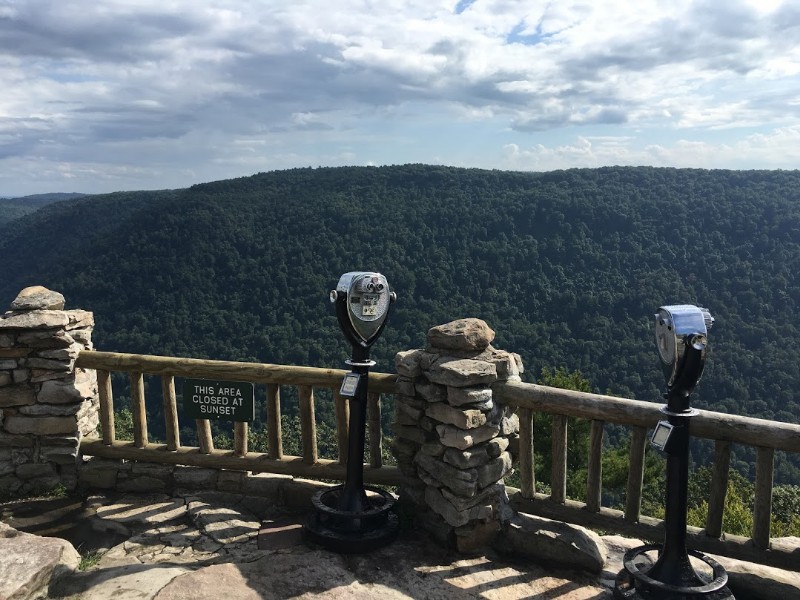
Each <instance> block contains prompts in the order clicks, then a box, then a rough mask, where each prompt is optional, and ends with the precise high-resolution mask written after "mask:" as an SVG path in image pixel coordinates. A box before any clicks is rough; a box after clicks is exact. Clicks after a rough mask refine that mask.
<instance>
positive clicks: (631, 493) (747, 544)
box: [493, 383, 800, 570]
mask: <svg viewBox="0 0 800 600" xmlns="http://www.w3.org/2000/svg"><path fill="white" fill-rule="evenodd" d="M493 391H494V394H495V397H496V398H498V399H499V400H500V401H501V402H504V403H506V404H508V405H511V406H516V407H517V409H518V410H517V412H518V415H519V418H520V443H519V470H520V480H521V489H520V490H509V495H510V496H511V497H512V503H513V504H514V505H515V507H517V508H518V509H519V510H522V511H524V512H527V513H532V514H537V515H540V516H544V517H548V518H552V519H558V520H560V521H566V522H570V523H575V524H579V525H585V526H588V527H593V528H599V529H604V530H608V531H614V532H618V533H621V534H624V535H630V536H634V537H639V538H642V539H649V540H655V541H661V540H662V539H663V536H664V524H663V521H661V520H659V519H654V518H651V517H646V516H644V515H642V514H641V500H642V482H643V478H644V455H645V449H646V446H647V429H648V428H652V427H654V426H655V424H656V423H657V422H658V421H659V420H661V419H663V418H664V415H663V413H662V412H661V411H660V408H661V407H660V405H658V404H655V403H651V402H642V401H638V400H627V399H623V398H613V397H611V396H602V395H598V394H587V393H583V392H574V391H570V390H562V389H556V388H551V387H546V386H540V385H534V384H529V383H501V384H497V385H495V386H494V388H493ZM537 412H544V413H550V414H552V415H553V420H552V423H553V424H552V427H553V434H552V460H553V463H552V476H551V482H550V484H551V493H550V494H549V495H544V494H537V493H536V482H535V479H534V471H533V459H534V451H533V420H534V413H537ZM568 417H577V418H579V419H589V420H590V421H591V430H590V439H589V457H588V475H587V482H586V483H587V486H586V487H587V493H586V500H585V502H578V501H574V500H569V499H567V497H566V486H567V468H566V466H567V418H568ZM606 423H615V424H619V425H626V426H629V427H631V428H632V432H631V445H630V462H629V471H628V482H627V489H626V499H625V510H624V511H619V510H613V509H610V508H606V507H603V506H601V504H600V499H601V494H602V472H601V471H602V467H601V465H602V462H601V449H602V440H603V431H604V427H605V425H606ZM690 432H691V435H692V436H693V437H700V438H707V439H712V440H714V463H713V468H712V481H711V494H710V497H709V498H708V506H709V509H708V517H707V520H706V526H705V528H703V529H699V528H695V527H691V528H689V536H688V542H687V543H688V545H689V546H690V547H693V548H695V549H698V550H701V551H703V552H709V553H713V554H722V555H725V556H731V557H734V558H739V559H742V560H749V561H754V562H760V563H764V564H771V565H775V566H778V567H782V568H788V569H793V570H800V548H798V547H797V546H796V544H792V543H779V542H778V541H776V540H770V519H771V512H772V480H773V469H774V461H775V451H776V450H783V451H786V452H795V453H797V452H800V425H792V424H788V423H780V422H776V421H767V420H764V419H754V418H750V417H742V416H737V415H727V414H723V413H717V412H711V411H704V410H701V411H699V414H698V415H697V416H696V417H694V418H692V420H691V423H690ZM733 443H735V444H742V445H746V446H752V447H755V449H756V482H755V490H756V493H755V506H754V510H753V531H752V535H751V537H750V538H746V537H742V536H735V535H731V534H727V533H723V531H722V515H723V511H724V506H725V495H726V491H727V488H728V476H729V470H730V459H731V444H733Z"/></svg>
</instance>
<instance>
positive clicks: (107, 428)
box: [97, 370, 117, 446]
mask: <svg viewBox="0 0 800 600" xmlns="http://www.w3.org/2000/svg"><path fill="white" fill-rule="evenodd" d="M97 391H98V393H99V396H100V424H101V425H102V427H103V443H104V444H105V445H106V446H110V445H111V444H113V443H114V441H115V440H116V439H117V434H116V429H114V393H113V392H112V391H111V373H109V372H108V371H101V370H98V371H97Z"/></svg>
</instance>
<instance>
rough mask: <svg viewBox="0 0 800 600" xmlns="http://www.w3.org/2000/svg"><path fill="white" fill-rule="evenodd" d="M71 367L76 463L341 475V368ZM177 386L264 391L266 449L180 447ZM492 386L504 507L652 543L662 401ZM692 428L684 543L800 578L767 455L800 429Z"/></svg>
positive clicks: (787, 447) (376, 386) (738, 419)
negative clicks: (621, 502)
mask: <svg viewBox="0 0 800 600" xmlns="http://www.w3.org/2000/svg"><path fill="white" fill-rule="evenodd" d="M76 366H78V367H80V368H85V369H96V370H97V373H98V389H99V400H100V422H101V423H102V439H94V438H90V439H85V440H84V441H83V442H82V443H81V450H82V452H83V453H84V454H87V455H91V456H100V457H106V458H124V459H129V460H142V461H150V462H160V463H167V464H185V465H194V466H203V467H209V468H223V469H238V470H247V471H257V472H273V473H283V474H290V475H295V476H304V477H316V478H325V479H343V478H344V477H345V470H346V469H345V465H346V461H347V435H348V431H347V428H348V420H349V419H348V415H349V404H348V402H347V399H346V398H343V397H341V396H340V395H339V394H338V388H339V385H340V384H341V381H342V378H343V377H344V375H345V373H346V371H344V370H338V369H317V368H313V367H296V366H284V365H267V364H253V363H240V362H228V361H209V360H199V359H186V358H171V357H162V356H147V355H134V354H120V353H112V352H93V351H84V352H81V354H80V355H79V356H78V358H77V360H76ZM112 371H122V372H127V373H129V377H130V381H131V396H132V408H133V410H132V412H133V419H134V440H133V441H124V442H123V441H118V440H116V437H115V427H114V415H113V397H112V389H111V377H110V373H111V372H112ZM143 374H148V375H151V376H153V375H155V376H161V378H162V392H163V394H162V395H163V402H164V414H165V419H166V423H165V428H166V432H167V440H166V444H153V443H150V442H149V440H148V435H147V420H146V411H145V410H144V406H145V401H144V400H145V399H144V385H143V379H142V377H143ZM175 377H191V378H200V379H221V380H234V381H250V382H253V383H256V384H265V385H266V386H267V420H266V423H267V437H268V452H267V453H253V452H250V451H248V447H247V433H248V431H247V424H246V423H243V424H241V425H237V426H236V428H235V432H234V449H233V451H224V450H220V449H215V448H214V444H213V440H212V438H211V428H210V424H209V421H208V420H198V421H197V434H198V445H199V447H198V448H187V447H184V446H182V445H181V442H180V439H179V433H178V427H177V408H176V400H175V383H174V378H175ZM395 378H396V376H395V375H392V374H386V373H370V380H369V396H368V405H367V408H368V426H369V430H370V437H369V457H368V462H367V464H366V465H365V471H364V479H365V481H368V482H371V483H381V484H387V485H399V484H400V483H401V481H402V475H401V474H400V472H399V471H398V469H397V468H396V467H392V466H385V465H383V461H382V455H383V452H382V443H383V439H382V432H381V429H380V423H381V395H382V394H392V393H394V382H395ZM280 386H295V387H296V388H297V391H298V398H299V408H300V429H301V437H302V456H288V455H284V453H283V445H282V432H281V421H280ZM315 388H316V389H326V390H330V392H331V398H332V401H333V402H334V408H335V415H336V426H337V446H338V458H337V459H335V460H331V459H322V458H320V457H319V455H318V450H317V433H316V424H315V416H314V415H315V408H314V405H315V397H314V390H315ZM492 388H493V393H494V395H495V397H496V398H497V399H498V400H499V401H500V402H503V403H505V404H507V405H510V406H514V407H516V409H517V413H518V415H519V418H520V438H519V445H518V448H517V451H516V454H517V457H516V458H517V460H518V467H519V470H520V481H521V486H522V487H521V489H520V490H514V489H513V488H509V495H510V497H511V501H512V504H513V505H514V506H515V507H516V508H518V509H519V510H522V511H524V512H528V513H532V514H537V515H540V516H544V517H548V518H554V519H558V520H561V521H566V522H571V523H575V524H579V525H584V526H588V527H595V528H601V529H604V530H608V531H614V532H617V533H621V534H623V535H631V536H635V537H639V538H642V539H649V540H656V541H657V540H660V539H662V538H663V522H662V521H660V520H658V519H654V518H651V517H648V516H645V515H642V514H641V505H642V485H643V480H644V468H645V450H646V448H647V442H648V429H651V428H652V427H654V426H655V424H656V423H657V422H658V421H659V420H661V419H662V418H663V414H662V413H661V411H660V408H661V405H660V404H657V403H652V402H643V401H638V400H629V399H624V398H614V397H610V396H604V395H599V394H589V393H584V392H575V391H571V390H562V389H557V388H550V387H546V386H540V385H535V384H528V383H520V382H502V383H497V384H495V385H494V386H492ZM537 413H548V414H551V415H553V419H552V423H553V424H552V427H553V432H552V434H553V435H552V461H553V462H552V466H551V467H552V479H551V493H550V494H549V495H543V494H539V493H537V492H536V478H535V474H534V464H535V460H534V459H535V456H534V427H533V424H534V419H535V418H536V414H537ZM570 417H572V418H578V419H588V420H589V421H590V422H591V429H590V439H589V456H588V463H587V464H588V472H587V480H586V484H587V485H586V489H587V493H586V498H585V502H581V501H576V500H574V499H570V498H567V497H566V483H567V475H568V473H567V439H568V436H569V432H568V419H569V418H570ZM608 424H615V425H623V426H627V427H629V428H630V430H631V437H630V454H629V471H628V480H627V486H626V494H625V506H624V511H619V510H614V509H610V508H607V507H604V506H602V490H603V483H602V479H603V476H602V447H603V437H604V432H605V428H606V426H607V425H608ZM690 427H691V435H692V436H693V437H700V438H707V439H711V440H714V443H715V446H714V462H713V475H712V481H711V491H710V495H709V498H708V504H709V510H708V516H707V522H706V526H705V529H696V528H690V532H689V536H688V542H689V545H690V546H691V547H693V548H696V549H698V550H701V551H704V552H710V553H716V554H722V555H727V556H731V557H734V558H739V559H742V560H751V561H755V562H760V563H763V564H770V565H774V566H778V567H781V568H788V569H794V570H800V556H798V553H797V551H796V550H797V549H796V548H795V547H794V546H793V545H792V544H788V545H787V544H785V543H784V542H783V541H781V540H773V539H771V538H770V520H771V510H772V508H771V505H772V489H773V471H774V461H775V451H776V450H779V451H785V452H794V453H800V425H792V424H788V423H779V422H775V421H767V420H763V419H754V418H750V417H743V416H737V415H726V414H722V413H716V412H711V411H703V410H701V411H699V414H698V415H697V416H696V417H694V418H693V419H692V420H691V423H690ZM732 444H740V445H746V446H751V447H754V448H756V455H757V459H756V498H755V506H754V526H753V531H752V533H751V537H749V538H744V537H739V536H734V535H730V534H726V533H725V532H723V531H722V516H723V511H724V502H725V496H726V491H727V487H728V479H729V477H728V473H729V470H730V460H731V445H732Z"/></svg>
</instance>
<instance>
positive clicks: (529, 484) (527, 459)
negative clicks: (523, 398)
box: [519, 408, 536, 498]
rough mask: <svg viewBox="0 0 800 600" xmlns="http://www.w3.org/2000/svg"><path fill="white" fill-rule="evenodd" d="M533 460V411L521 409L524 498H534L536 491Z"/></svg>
mask: <svg viewBox="0 0 800 600" xmlns="http://www.w3.org/2000/svg"><path fill="white" fill-rule="evenodd" d="M533 465H534V460H533V411H532V410H531V409H530V408H521V409H519V476H520V481H521V485H522V489H521V490H520V492H521V493H522V497H523V498H533V497H534V495H535V493H536V474H535V473H534V468H533Z"/></svg>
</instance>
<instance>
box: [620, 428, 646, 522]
mask: <svg viewBox="0 0 800 600" xmlns="http://www.w3.org/2000/svg"><path fill="white" fill-rule="evenodd" d="M632 429H633V431H632V432H631V453H630V464H629V470H628V486H627V491H626V493H625V520H626V521H628V522H629V523H638V522H639V516H640V515H641V512H642V483H643V481H644V452H645V449H646V447H647V429H646V428H644V427H633V428H632Z"/></svg>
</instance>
